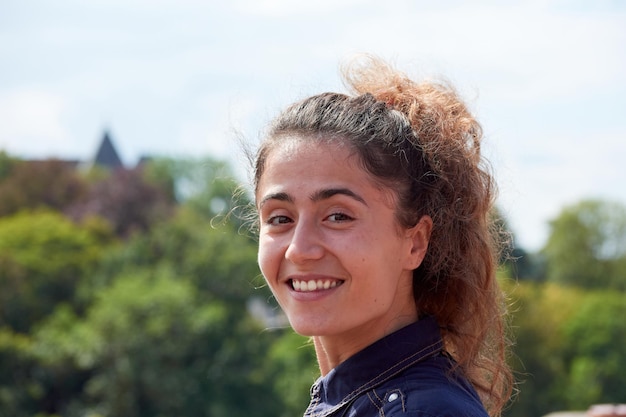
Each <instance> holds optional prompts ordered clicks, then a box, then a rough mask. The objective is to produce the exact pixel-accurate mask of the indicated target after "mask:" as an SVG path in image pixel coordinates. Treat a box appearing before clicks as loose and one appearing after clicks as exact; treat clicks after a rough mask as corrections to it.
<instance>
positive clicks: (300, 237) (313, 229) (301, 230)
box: [285, 218, 324, 264]
mask: <svg viewBox="0 0 626 417" xmlns="http://www.w3.org/2000/svg"><path fill="white" fill-rule="evenodd" d="M322 243H323V242H322V236H321V233H320V230H319V228H318V226H317V225H316V224H315V222H313V221H310V220H307V219H303V218H301V219H299V221H298V223H297V224H296V225H295V227H294V228H293V234H292V235H291V241H290V242H289V246H288V247H287V251H286V252H285V258H286V259H287V260H289V261H291V262H293V263H295V264H302V263H306V262H308V261H313V260H317V259H320V258H322V257H323V256H324V246H323V244H322Z"/></svg>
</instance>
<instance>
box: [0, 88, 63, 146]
mask: <svg viewBox="0 0 626 417" xmlns="http://www.w3.org/2000/svg"><path fill="white" fill-rule="evenodd" d="M66 107H67V106H66V102H65V100H64V99H63V97H61V96H58V95H55V94H51V93H47V92H44V91H39V90H17V91H12V92H9V93H6V94H2V95H0V114H2V119H3V122H2V123H0V147H2V148H5V149H7V150H8V151H9V152H15V153H24V154H31V155H40V154H41V153H46V152H51V151H55V150H58V149H59V148H63V145H64V144H66V143H67V140H68V137H69V132H68V131H67V129H66V127H65V126H64V124H63V122H62V118H63V115H64V112H65V110H66Z"/></svg>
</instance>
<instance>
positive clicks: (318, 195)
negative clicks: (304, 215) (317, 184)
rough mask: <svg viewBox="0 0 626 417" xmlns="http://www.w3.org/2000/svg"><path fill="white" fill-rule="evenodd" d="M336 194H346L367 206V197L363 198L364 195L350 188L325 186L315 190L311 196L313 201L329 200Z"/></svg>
mask: <svg viewBox="0 0 626 417" xmlns="http://www.w3.org/2000/svg"><path fill="white" fill-rule="evenodd" d="M336 195H345V196H347V197H350V198H353V199H354V200H356V201H358V202H360V203H362V204H364V205H366V206H367V203H366V202H365V199H363V197H361V196H360V195H358V194H357V193H355V192H354V191H352V190H350V189H348V188H325V189H323V190H319V191H316V192H314V193H313V194H312V195H311V197H310V198H311V200H313V201H320V200H327V199H329V198H331V197H334V196H336Z"/></svg>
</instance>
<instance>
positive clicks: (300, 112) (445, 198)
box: [254, 56, 512, 415]
mask: <svg viewBox="0 0 626 417" xmlns="http://www.w3.org/2000/svg"><path fill="white" fill-rule="evenodd" d="M343 75H344V79H345V81H346V84H347V86H348V87H349V88H350V90H351V92H352V93H353V95H345V94H338V93H323V94H319V95H316V96H313V97H309V98H307V99H305V100H303V101H300V102H298V103H295V104H293V105H292V106H291V107H289V108H287V110H285V111H284V112H283V113H282V114H281V115H279V116H278V117H277V118H276V119H275V120H274V123H273V124H272V125H271V127H270V130H269V133H268V135H267V137H266V139H265V140H264V142H263V143H262V144H261V147H260V148H259V150H258V153H257V157H256V163H255V167H254V170H255V171H254V185H255V192H256V187H257V186H258V183H259V180H260V178H261V176H262V175H263V171H264V168H265V162H266V160H267V157H268V155H269V154H270V152H271V151H272V149H273V148H274V146H275V145H276V144H277V143H279V142H280V141H281V139H282V138H283V137H285V136H286V135H293V134H297V135H300V136H301V137H303V138H307V139H310V140H319V141H325V142H336V143H342V144H345V145H348V146H349V147H350V148H351V149H353V150H354V151H355V152H356V154H357V155H358V156H359V161H360V163H361V164H362V166H363V168H364V169H365V170H366V171H367V172H369V173H370V174H371V175H372V177H373V178H375V180H376V181H378V182H379V183H380V184H381V185H382V186H385V187H388V188H389V189H392V190H394V191H395V195H396V197H397V199H396V202H397V213H396V215H397V218H398V221H399V223H400V224H401V225H402V226H404V227H412V226H414V225H415V224H417V222H418V221H419V219H420V218H421V217H422V216H424V215H427V216H430V217H431V219H432V221H433V229H432V233H431V236H430V242H429V247H428V252H427V253H426V257H425V258H424V261H423V262H422V265H420V267H419V268H418V269H416V270H415V271H414V274H413V290H414V298H415V302H416V305H417V309H418V311H419V312H420V314H428V315H432V316H434V317H435V318H436V319H437V321H438V323H439V326H440V327H441V330H442V336H443V339H444V343H445V347H446V350H447V351H448V353H449V354H450V355H451V356H452V357H453V358H454V359H455V361H456V363H457V366H458V367H459V368H460V369H461V370H462V372H463V373H464V374H465V375H466V377H467V378H468V379H469V380H470V381H471V382H472V383H473V385H474V386H475V387H476V389H477V390H478V392H479V393H480V395H481V398H482V400H483V403H484V405H485V407H486V408H487V410H488V411H489V413H490V414H491V415H499V414H500V412H501V410H502V407H503V405H504V404H505V403H506V401H507V400H508V398H509V396H510V393H511V387H512V375H511V372H510V369H509V367H508V365H507V363H506V351H507V346H508V343H507V340H506V337H505V324H504V323H505V322H504V314H505V304H504V297H503V295H502V292H501V290H500V288H499V285H498V281H497V279H496V269H497V255H498V248H499V245H498V242H497V234H494V233H493V230H492V224H491V216H490V213H491V209H492V207H493V204H494V199H495V194H496V190H495V188H496V187H495V182H494V180H493V177H492V175H491V172H490V169H489V166H488V164H487V163H486V161H485V160H484V159H483V157H482V156H481V153H480V142H481V140H482V129H481V127H480V125H479V123H478V122H477V121H476V119H475V118H474V116H473V115H472V114H471V113H470V111H469V110H468V108H467V106H466V105H465V104H464V103H463V101H462V100H461V99H460V98H459V95H458V94H457V93H456V91H455V90H454V88H452V87H451V86H450V85H448V84H446V83H443V82H431V81H424V82H419V83H418V82H415V81H413V80H411V79H410V78H409V77H407V76H406V75H405V74H403V73H401V72H399V71H397V70H395V69H394V68H392V67H391V66H390V65H388V64H386V63H385V62H383V61H382V60H380V59H378V58H375V57H371V56H367V57H365V60H362V61H357V62H356V64H354V63H353V65H351V66H349V67H347V68H345V69H344V71H343ZM255 194H256V193H255Z"/></svg>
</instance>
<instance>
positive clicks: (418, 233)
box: [407, 215, 433, 270]
mask: <svg viewBox="0 0 626 417" xmlns="http://www.w3.org/2000/svg"><path fill="white" fill-rule="evenodd" d="M432 229H433V221H432V219H431V218H430V216H426V215H424V216H422V218H421V219H420V221H419V222H417V224H416V225H415V226H413V227H412V228H410V229H408V230H407V237H408V238H409V239H410V252H409V256H408V259H407V261H408V268H409V269H411V270H413V269H417V268H418V267H419V266H420V265H421V264H422V261H423V260H424V257H425V256H426V251H427V250H428V242H429V241H430V233H431V231H432Z"/></svg>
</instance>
